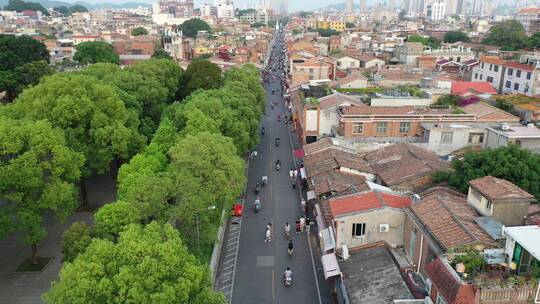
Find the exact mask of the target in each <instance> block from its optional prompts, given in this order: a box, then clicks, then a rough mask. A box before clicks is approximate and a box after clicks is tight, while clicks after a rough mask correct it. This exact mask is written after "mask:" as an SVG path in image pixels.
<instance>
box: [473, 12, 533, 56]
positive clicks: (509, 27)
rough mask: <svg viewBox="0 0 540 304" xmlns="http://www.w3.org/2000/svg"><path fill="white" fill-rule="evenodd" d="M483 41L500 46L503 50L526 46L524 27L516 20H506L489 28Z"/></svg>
mask: <svg viewBox="0 0 540 304" xmlns="http://www.w3.org/2000/svg"><path fill="white" fill-rule="evenodd" d="M483 43H485V44H490V45H496V46H500V47H501V50H503V51H515V50H519V49H521V48H523V47H525V46H526V43H527V35H526V34H525V28H523V25H522V24H521V23H519V21H517V20H513V19H512V20H506V21H504V22H503V23H501V24H498V25H495V26H493V27H492V28H490V29H489V33H488V35H487V37H486V38H485V39H484V41H483Z"/></svg>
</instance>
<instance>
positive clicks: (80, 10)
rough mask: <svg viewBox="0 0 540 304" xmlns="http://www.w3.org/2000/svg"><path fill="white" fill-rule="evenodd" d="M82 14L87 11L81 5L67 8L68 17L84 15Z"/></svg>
mask: <svg viewBox="0 0 540 304" xmlns="http://www.w3.org/2000/svg"><path fill="white" fill-rule="evenodd" d="M84 12H88V9H87V8H86V7H85V6H83V5H80V4H75V5H73V6H70V7H69V14H70V15H71V14H73V13H84Z"/></svg>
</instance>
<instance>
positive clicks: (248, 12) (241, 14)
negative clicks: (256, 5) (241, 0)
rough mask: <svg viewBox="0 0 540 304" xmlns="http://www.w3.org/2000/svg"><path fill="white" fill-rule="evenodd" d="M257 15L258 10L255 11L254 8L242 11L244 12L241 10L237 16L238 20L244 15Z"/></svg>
mask: <svg viewBox="0 0 540 304" xmlns="http://www.w3.org/2000/svg"><path fill="white" fill-rule="evenodd" d="M255 13H257V10H255V9H253V8H248V9H242V10H239V11H238V13H237V16H238V18H240V17H242V16H244V15H249V14H255Z"/></svg>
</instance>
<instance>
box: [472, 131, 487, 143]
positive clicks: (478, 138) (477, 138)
mask: <svg viewBox="0 0 540 304" xmlns="http://www.w3.org/2000/svg"><path fill="white" fill-rule="evenodd" d="M483 142H484V133H469V143H470V144H481V143H483Z"/></svg>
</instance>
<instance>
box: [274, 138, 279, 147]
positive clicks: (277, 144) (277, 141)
mask: <svg viewBox="0 0 540 304" xmlns="http://www.w3.org/2000/svg"><path fill="white" fill-rule="evenodd" d="M274 144H275V145H276V147H279V138H276V140H275V142H274Z"/></svg>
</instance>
